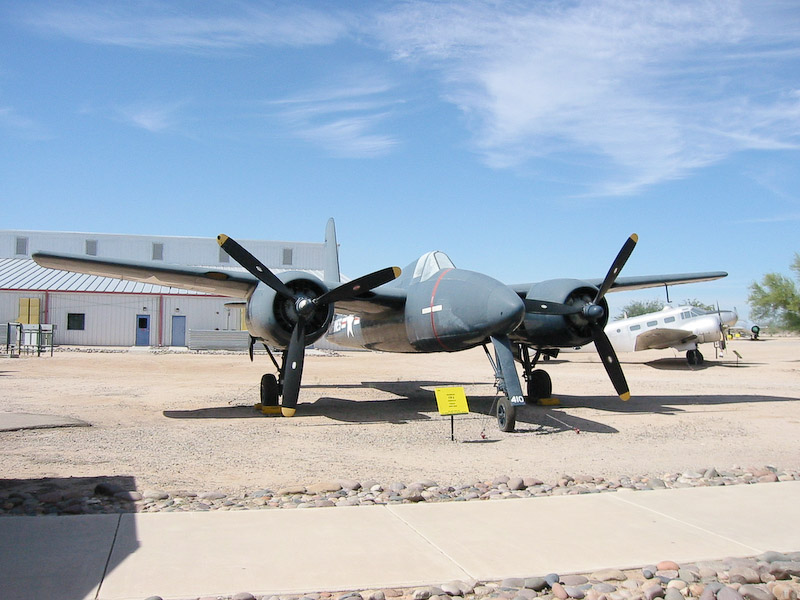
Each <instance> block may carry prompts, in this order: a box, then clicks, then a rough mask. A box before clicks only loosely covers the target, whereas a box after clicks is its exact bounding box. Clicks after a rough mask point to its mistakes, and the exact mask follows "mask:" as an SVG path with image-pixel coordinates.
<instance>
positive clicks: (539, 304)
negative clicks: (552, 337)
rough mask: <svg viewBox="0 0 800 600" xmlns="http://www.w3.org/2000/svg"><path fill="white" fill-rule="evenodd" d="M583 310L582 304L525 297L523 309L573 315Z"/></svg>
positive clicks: (535, 312) (533, 311) (536, 312)
mask: <svg viewBox="0 0 800 600" xmlns="http://www.w3.org/2000/svg"><path fill="white" fill-rule="evenodd" d="M582 310H583V306H570V305H569V304H559V303H558V302H546V301H544V300H531V299H529V298H526V299H525V311H526V312H529V313H534V314H538V315H574V314H577V313H579V312H581V311H582Z"/></svg>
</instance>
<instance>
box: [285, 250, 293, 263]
mask: <svg viewBox="0 0 800 600" xmlns="http://www.w3.org/2000/svg"><path fill="white" fill-rule="evenodd" d="M292 254H293V252H292V249H291V248H284V249H283V264H284V265H291V264H293V262H292V258H293V257H292Z"/></svg>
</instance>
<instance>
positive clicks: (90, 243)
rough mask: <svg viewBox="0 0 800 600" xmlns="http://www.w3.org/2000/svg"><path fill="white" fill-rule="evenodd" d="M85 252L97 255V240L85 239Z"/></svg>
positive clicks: (89, 254)
mask: <svg viewBox="0 0 800 600" xmlns="http://www.w3.org/2000/svg"><path fill="white" fill-rule="evenodd" d="M86 254H87V255H88V256H97V240H86Z"/></svg>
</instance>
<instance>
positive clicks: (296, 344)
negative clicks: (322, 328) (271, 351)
mask: <svg viewBox="0 0 800 600" xmlns="http://www.w3.org/2000/svg"><path fill="white" fill-rule="evenodd" d="M305 337H306V320H305V318H303V317H300V319H298V321H297V324H296V325H295V326H294V330H292V339H291V340H290V341H289V346H288V347H287V348H286V350H284V352H286V355H285V356H284V359H283V367H284V373H283V401H282V402H281V414H283V416H284V417H293V416H294V411H295V407H296V406H297V398H298V397H299V396H300V380H301V379H302V378H303V362H304V361H305V356H306V340H305Z"/></svg>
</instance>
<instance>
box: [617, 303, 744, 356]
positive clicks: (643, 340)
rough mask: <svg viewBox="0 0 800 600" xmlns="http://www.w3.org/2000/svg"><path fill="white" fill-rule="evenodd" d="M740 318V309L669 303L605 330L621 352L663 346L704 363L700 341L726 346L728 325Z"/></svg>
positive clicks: (659, 348)
mask: <svg viewBox="0 0 800 600" xmlns="http://www.w3.org/2000/svg"><path fill="white" fill-rule="evenodd" d="M738 319H739V315H737V314H736V311H732V310H719V309H717V310H716V311H709V310H703V309H702V308H698V307H696V306H665V307H664V308H663V309H662V310H660V311H659V312H653V313H648V314H645V315H638V316H636V317H629V318H627V319H620V320H618V321H614V322H612V323H609V324H608V325H606V328H605V332H606V335H607V336H608V338H609V339H610V340H611V343H612V345H613V346H614V348H615V349H616V350H618V351H620V352H639V351H640V350H651V349H657V350H663V349H664V348H675V349H676V350H678V351H679V352H683V351H686V362H688V363H689V364H690V365H702V364H703V361H704V358H703V355H702V354H701V353H700V350H699V349H698V347H697V346H698V344H707V343H715V344H717V343H718V344H719V345H720V348H722V349H723V350H724V349H725V345H726V341H725V338H726V334H725V329H726V328H727V327H732V326H733V325H735V324H736V321H737V320H738Z"/></svg>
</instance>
